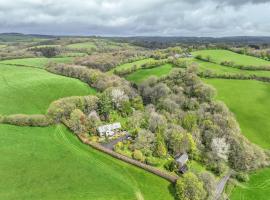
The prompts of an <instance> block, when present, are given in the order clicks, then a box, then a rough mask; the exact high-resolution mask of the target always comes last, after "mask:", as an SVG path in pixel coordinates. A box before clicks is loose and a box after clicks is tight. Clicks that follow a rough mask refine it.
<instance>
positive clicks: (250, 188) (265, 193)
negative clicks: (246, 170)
mask: <svg viewBox="0 0 270 200" xmlns="http://www.w3.org/2000/svg"><path fill="white" fill-rule="evenodd" d="M269 181H270V168H267V169H262V170H259V171H256V172H252V173H251V174H250V181H249V182H247V183H244V184H240V185H239V186H238V187H237V188H236V189H235V190H234V191H233V193H232V195H231V196H230V199H231V200H239V199H240V200H242V199H245V200H249V199H250V200H252V199H260V200H267V199H269V191H270V185H269Z"/></svg>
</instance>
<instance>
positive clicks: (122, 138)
mask: <svg viewBox="0 0 270 200" xmlns="http://www.w3.org/2000/svg"><path fill="white" fill-rule="evenodd" d="M128 136H129V135H128V134H126V135H123V136H121V137H119V138H117V139H115V140H112V141H110V142H108V143H105V144H102V146H103V147H105V148H107V149H110V150H113V147H114V145H116V144H117V143H118V142H121V141H123V140H125V139H127V138H128Z"/></svg>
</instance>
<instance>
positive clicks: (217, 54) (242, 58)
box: [192, 50, 270, 66]
mask: <svg viewBox="0 0 270 200" xmlns="http://www.w3.org/2000/svg"><path fill="white" fill-rule="evenodd" d="M192 54H193V55H195V56H196V55H201V56H202V57H203V58H207V57H208V56H210V58H211V60H213V61H214V62H216V63H221V62H223V61H233V62H234V63H235V64H238V65H244V66H270V62H269V61H266V60H263V59H260V58H256V57H252V56H247V55H242V54H238V53H234V52H232V51H228V50H202V51H195V52H192Z"/></svg>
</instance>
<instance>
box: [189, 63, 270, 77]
mask: <svg viewBox="0 0 270 200" xmlns="http://www.w3.org/2000/svg"><path fill="white" fill-rule="evenodd" d="M194 62H196V63H198V64H199V69H200V71H206V70H211V71H212V72H214V73H217V74H244V75H256V76H260V77H270V71H251V70H241V69H237V68H232V67H226V66H222V65H219V64H214V63H210V62H205V61H201V60H197V59H194Z"/></svg>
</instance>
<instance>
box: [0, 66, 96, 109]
mask: <svg viewBox="0 0 270 200" xmlns="http://www.w3.org/2000/svg"><path fill="white" fill-rule="evenodd" d="M94 93H95V90H94V89H92V88H90V87H89V86H88V85H87V84H85V83H83V82H81V81H79V80H77V79H72V78H67V77H64V76H59V75H55V74H51V73H49V72H47V71H45V70H43V69H37V68H30V67H21V66H20V67H18V66H9V65H1V64H0V94H1V95H0V114H18V113H21V114H39V113H41V114H43V113H45V112H46V110H47V108H48V106H49V105H50V103H51V102H52V101H54V100H57V99H59V98H62V97H67V96H76V95H80V96H82V95H88V94H94Z"/></svg>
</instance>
